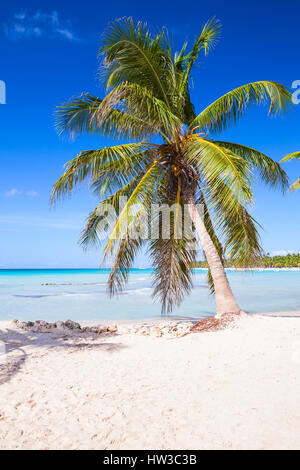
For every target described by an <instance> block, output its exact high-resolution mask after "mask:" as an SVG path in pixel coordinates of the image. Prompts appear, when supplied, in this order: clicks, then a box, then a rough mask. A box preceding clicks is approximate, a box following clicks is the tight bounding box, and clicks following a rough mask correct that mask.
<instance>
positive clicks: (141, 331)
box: [13, 320, 193, 338]
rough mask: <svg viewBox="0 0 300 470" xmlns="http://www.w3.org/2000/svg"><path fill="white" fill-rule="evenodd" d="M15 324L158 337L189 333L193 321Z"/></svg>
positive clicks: (26, 327)
mask: <svg viewBox="0 0 300 470" xmlns="http://www.w3.org/2000/svg"><path fill="white" fill-rule="evenodd" d="M13 324H14V325H15V326H16V327H17V328H21V329H23V330H27V331H34V332H37V333H47V332H54V331H56V332H74V333H76V332H77V333H93V334H97V335H100V334H113V333H118V334H137V335H140V336H154V337H156V338H161V337H162V336H166V337H171V338H172V337H180V336H184V335H185V334H186V333H189V332H190V330H191V329H192V327H193V323H192V322H184V321H168V322H167V321H166V322H162V321H161V322H156V323H137V324H135V325H128V324H126V325H124V324H121V325H119V326H118V325H116V324H112V325H95V326H81V325H80V324H79V323H77V322H75V321H73V320H67V321H65V322H63V321H57V322H54V323H48V322H46V321H44V320H36V321H34V322H31V321H27V322H25V321H19V320H13Z"/></svg>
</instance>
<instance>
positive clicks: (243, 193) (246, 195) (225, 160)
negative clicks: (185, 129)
mask: <svg viewBox="0 0 300 470" xmlns="http://www.w3.org/2000/svg"><path fill="white" fill-rule="evenodd" d="M184 154H185V156H186V158H187V159H188V160H189V161H190V162H191V163H192V164H194V165H196V166H198V168H199V171H200V172H201V173H202V177H203V178H204V179H205V180H210V181H214V184H216V187H215V190H216V191H218V190H219V188H218V183H219V181H220V182H223V183H225V184H227V185H228V186H229V187H230V188H231V191H232V192H233V193H234V194H235V196H236V197H237V198H238V200H240V201H241V202H244V201H246V202H250V201H251V200H252V193H251V183H252V178H251V172H250V167H249V165H247V164H246V163H245V160H244V159H242V158H241V157H240V156H239V155H236V154H234V153H232V152H231V151H230V150H228V149H226V148H224V147H221V146H219V145H217V144H215V143H213V142H212V141H209V140H205V139H201V138H198V137H195V136H192V138H191V139H187V140H186V143H185V147H184ZM217 177H218V178H217Z"/></svg>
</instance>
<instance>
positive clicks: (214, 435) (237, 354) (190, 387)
mask: <svg viewBox="0 0 300 470" xmlns="http://www.w3.org/2000/svg"><path fill="white" fill-rule="evenodd" d="M0 328H1V332H0V339H1V340H2V341H4V342H5V343H6V347H7V350H8V351H9V352H8V355H7V361H8V362H7V364H6V365H5V364H4V365H0V384H1V385H0V448H1V449H299V448H300V318H280V317H277V318H276V317H274V318H271V317H259V316H249V317H247V318H243V319H241V320H240V321H239V322H238V324H237V325H235V327H232V328H230V329H228V330H226V331H220V332H215V333H201V334H192V335H188V336H186V337H183V338H176V339H167V338H154V337H143V336H138V335H134V334H132V335H126V334H125V335H118V334H116V335H111V336H93V335H88V334H85V335H83V334H82V335H78V334H76V335H75V334H74V335H73V336H67V335H57V334H53V333H44V334H42V333H32V332H28V331H22V330H15V329H12V326H11V325H8V324H7V323H4V322H2V323H0Z"/></svg>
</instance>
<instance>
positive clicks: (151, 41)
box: [99, 18, 172, 110]
mask: <svg viewBox="0 0 300 470" xmlns="http://www.w3.org/2000/svg"><path fill="white" fill-rule="evenodd" d="M165 39H166V38H165V34H164V30H162V31H161V32H160V34H158V35H156V36H155V37H154V38H153V37H152V36H151V34H150V31H149V29H148V26H147V24H146V23H141V22H138V23H137V25H135V24H134V22H133V19H132V18H121V19H120V20H117V21H115V22H112V23H111V24H110V25H109V26H108V28H107V29H106V31H105V33H104V35H103V37H102V46H101V47H100V50H99V53H100V54H103V55H104V56H105V60H104V64H103V66H102V67H101V70H100V73H101V74H102V76H103V78H104V80H105V82H106V85H107V87H108V88H110V87H115V86H117V85H119V84H120V83H121V82H130V83H135V84H138V85H141V86H144V87H146V88H147V89H148V90H149V91H152V92H153V93H154V94H155V96H156V97H157V98H159V99H160V100H162V101H164V102H165V104H166V105H167V106H168V107H169V109H170V110H171V103H170V98H169V97H170V88H172V80H170V79H172V73H171V68H172V67H170V64H169V54H168V53H167V50H166V48H165ZM171 65H172V64H171Z"/></svg>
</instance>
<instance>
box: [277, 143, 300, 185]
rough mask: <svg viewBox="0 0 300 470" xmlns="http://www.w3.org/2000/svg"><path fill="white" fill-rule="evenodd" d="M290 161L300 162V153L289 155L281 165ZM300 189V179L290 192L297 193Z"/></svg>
mask: <svg viewBox="0 0 300 470" xmlns="http://www.w3.org/2000/svg"><path fill="white" fill-rule="evenodd" d="M288 160H300V152H293V153H289V154H288V155H287V156H286V157H284V158H283V159H282V160H281V162H280V163H283V162H286V161H288ZM299 188H300V178H299V179H298V180H297V181H295V183H293V184H292V185H291V186H290V191H296V190H297V189H299Z"/></svg>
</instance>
